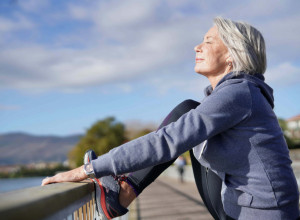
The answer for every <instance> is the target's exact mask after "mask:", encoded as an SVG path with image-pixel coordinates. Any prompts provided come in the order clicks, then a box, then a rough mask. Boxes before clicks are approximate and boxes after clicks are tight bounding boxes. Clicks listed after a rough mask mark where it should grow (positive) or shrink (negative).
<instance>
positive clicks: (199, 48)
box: [194, 43, 202, 53]
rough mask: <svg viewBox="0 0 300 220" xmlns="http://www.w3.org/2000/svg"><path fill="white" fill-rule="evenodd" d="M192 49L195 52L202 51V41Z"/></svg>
mask: <svg viewBox="0 0 300 220" xmlns="http://www.w3.org/2000/svg"><path fill="white" fill-rule="evenodd" d="M194 51H195V52H196V53H197V52H201V51H202V43H201V44H198V45H197V46H195V47H194Z"/></svg>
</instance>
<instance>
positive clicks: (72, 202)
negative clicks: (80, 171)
mask: <svg viewBox="0 0 300 220" xmlns="http://www.w3.org/2000/svg"><path fill="white" fill-rule="evenodd" d="M93 192H94V185H93V183H92V182H91V181H84V182H80V183H70V182H67V183H57V184H50V185H46V186H38V187H32V188H27V189H21V190H15V191H11V192H7V193H3V194H1V195H0V219H32V220H35V219H51V218H52V217H51V216H55V215H56V216H57V214H60V215H61V214H63V215H64V214H65V216H67V215H68V214H70V213H72V212H74V211H75V210H76V209H78V208H80V207H81V206H82V205H84V204H85V203H87V202H88V201H89V200H91V199H93V197H92V195H93ZM68 207H69V208H68ZM73 209H74V210H73ZM62 210H67V211H68V212H69V213H62Z"/></svg>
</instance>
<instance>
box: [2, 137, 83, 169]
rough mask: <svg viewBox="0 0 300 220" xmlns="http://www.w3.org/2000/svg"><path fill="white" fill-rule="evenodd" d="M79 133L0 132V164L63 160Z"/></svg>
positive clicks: (76, 141)
mask: <svg viewBox="0 0 300 220" xmlns="http://www.w3.org/2000/svg"><path fill="white" fill-rule="evenodd" d="M81 137H82V136H81V135H72V136H66V137H60V136H36V135H30V134H25V133H8V134H0V165H11V164H28V163H36V162H54V161H57V162H63V161H65V160H66V159H67V154H68V152H69V151H70V150H71V149H72V148H73V147H74V146H75V145H76V144H77V143H78V141H79V139H80V138H81Z"/></svg>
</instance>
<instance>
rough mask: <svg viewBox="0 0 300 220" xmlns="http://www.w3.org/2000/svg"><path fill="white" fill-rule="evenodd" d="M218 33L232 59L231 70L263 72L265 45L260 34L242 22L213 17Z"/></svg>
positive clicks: (251, 72)
mask: <svg viewBox="0 0 300 220" xmlns="http://www.w3.org/2000/svg"><path fill="white" fill-rule="evenodd" d="M214 24H215V25H216V27H217V29H218V31H219V35H220V38H221V40H222V41H223V43H224V44H225V46H226V47H227V48H228V51H229V53H230V55H231V57H232V59H233V71H234V72H236V73H238V72H239V71H244V72H246V73H248V74H255V73H261V74H263V73H264V72H265V71H266V68H267V58H266V46H265V40H264V38H263V36H262V34H261V33H260V32H259V31H258V30H257V29H255V28H254V27H252V26H251V25H249V24H247V23H244V22H235V21H231V20H229V19H225V18H222V17H216V18H215V19H214Z"/></svg>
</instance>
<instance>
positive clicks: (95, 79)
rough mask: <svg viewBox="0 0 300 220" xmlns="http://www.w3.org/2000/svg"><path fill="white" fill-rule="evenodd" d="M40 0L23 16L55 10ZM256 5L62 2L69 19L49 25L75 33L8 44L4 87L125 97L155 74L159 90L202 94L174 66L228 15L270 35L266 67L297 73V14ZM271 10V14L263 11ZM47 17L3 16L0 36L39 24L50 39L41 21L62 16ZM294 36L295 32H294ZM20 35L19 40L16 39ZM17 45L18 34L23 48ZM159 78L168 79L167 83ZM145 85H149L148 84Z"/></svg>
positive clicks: (1, 58) (2, 55)
mask: <svg viewBox="0 0 300 220" xmlns="http://www.w3.org/2000/svg"><path fill="white" fill-rule="evenodd" d="M39 2H40V1H34V0H30V1H28V3H26V4H25V3H21V7H22V8H23V10H25V11H26V12H27V11H30V10H33V11H35V12H36V13H38V11H39V10H41V9H44V8H45V7H46V6H47V7H48V8H50V9H51V7H52V6H51V4H49V2H48V1H47V2H46V3H45V5H44V3H43V4H41V3H39ZM257 2H258V1H249V2H246V3H244V2H243V3H241V4H237V3H236V2H235V4H230V5H227V4H226V3H222V4H221V3H218V4H217V3H216V2H215V1H211V2H206V1H203V2H202V1H197V2H196V1H176V2H175V3H173V1H170V0H168V1H165V2H163V3H162V1H158V0H154V1H133V0H129V1H108V2H107V1H106V2H103V1H97V2H90V1H84V2H80V3H78V2H77V1H75V2H71V3H70V4H68V5H67V6H64V5H62V7H66V8H60V9H59V10H61V12H65V14H61V13H60V14H61V15H59V16H60V19H58V20H55V19H54V20H53V19H52V22H53V24H51V25H52V26H51V27H56V26H55V25H57V26H58V27H59V25H61V23H62V22H64V19H66V20H67V21H68V22H71V25H75V27H76V28H75V29H74V30H73V29H71V28H70V30H72V31H71V32H68V31H65V30H60V29H59V28H57V32H55V31H53V33H51V34H53V37H52V38H51V39H50V42H51V45H49V44H47V43H41V42H31V43H30V44H28V45H27V46H25V45H22V46H17V44H14V45H9V44H7V45H6V44H5V42H4V44H3V43H2V44H3V45H4V46H3V49H2V50H1V51H0V67H1V70H0V71H1V72H0V87H1V88H15V89H22V90H23V89H26V90H32V89H33V90H41V91H42V90H56V89H59V90H61V91H65V92H76V91H82V90H83V89H85V88H87V87H90V86H99V85H100V86H101V85H104V84H106V83H109V84H112V83H114V84H115V85H119V87H120V89H123V90H124V91H127V92H128V91H131V89H132V87H131V86H124V85H130V83H131V81H133V80H136V79H139V80H142V79H143V78H147V79H149V77H150V76H151V77H153V79H156V81H155V84H156V85H157V86H158V87H159V88H162V90H161V92H164V91H166V89H172V88H174V87H182V88H183V89H184V88H188V89H190V90H193V91H195V90H194V88H196V89H197V91H199V90H198V87H199V82H196V81H193V80H190V79H186V82H183V80H182V78H180V77H173V76H174V75H178V74H180V73H179V71H180V70H178V69H177V70H176V69H175V70H174V66H175V67H180V66H181V65H182V66H186V65H189V64H190V63H192V62H193V59H194V53H193V47H194V46H195V45H196V44H197V43H199V42H200V41H201V38H202V36H203V34H205V32H206V30H207V29H208V28H209V27H210V26H211V24H212V18H213V17H214V16H215V15H217V13H219V12H223V11H224V14H223V15H224V17H229V18H236V17H238V15H241V18H240V19H238V20H243V18H247V19H249V23H252V21H253V25H254V26H258V27H259V29H261V30H262V32H263V33H264V34H266V39H267V46H268V51H271V62H269V63H272V60H276V59H278V57H280V58H281V62H285V63H283V64H282V65H279V67H280V68H281V69H282V71H283V70H284V68H289V70H290V71H291V72H293V71H294V72H295V70H294V69H293V67H294V66H293V65H292V64H291V63H292V62H290V63H289V61H288V60H289V58H290V57H292V56H293V57H294V59H295V57H296V58H297V57H299V46H300V40H299V38H298V35H299V34H300V33H299V34H297V31H298V30H300V27H299V24H298V23H299V22H297V21H298V20H299V19H300V18H299V15H298V14H295V12H294V10H293V12H292V13H291V14H290V16H289V15H288V12H286V13H284V11H285V10H287V9H290V8H291V6H289V5H288V4H284V5H282V4H281V3H280V2H278V4H277V3H276V4H271V6H270V5H269V4H264V5H261V4H257ZM269 3H270V2H269ZM245 5H246V6H247V7H246V8H245ZM258 5H260V6H261V7H258ZM223 6H224V7H223ZM255 8H256V10H255ZM266 8H268V12H267V14H264V13H263V12H264V11H265V10H266ZM248 9H251V10H248ZM193 10H194V11H193ZM198 11H199V12H198ZM248 11H251V13H248ZM278 12H281V13H278ZM43 13H44V11H43ZM43 13H42V12H40V16H42V17H41V21H40V23H39V25H40V26H37V25H35V24H34V23H33V22H31V20H32V17H30V16H29V15H28V13H24V14H19V15H18V16H16V15H15V17H14V18H4V17H0V31H1V30H2V32H10V31H13V30H17V29H22V28H23V29H24V28H25V29H26V28H27V29H30V28H33V27H35V28H36V29H37V30H38V31H40V32H38V34H40V35H44V34H45V36H44V37H45V39H47V37H48V36H47V35H46V34H47V33H48V32H45V33H44V32H42V30H40V29H38V28H39V27H42V28H45V27H47V26H46V24H45V26H42V25H43V23H42V21H43V20H45V18H46V17H48V15H50V14H57V13H58V11H57V10H56V11H53V12H52V11H51V10H48V11H47V12H46V13H45V14H43ZM266 15H267V17H274V19H265V20H263V19H261V18H267V17H266ZM55 16H56V15H55ZM62 18H63V19H62ZM298 18H299V19H298ZM72 22H74V23H72ZM76 22H79V23H80V22H88V23H89V24H90V26H88V27H86V25H82V24H81V25H82V26H76V25H77V23H76ZM68 24H69V23H68ZM66 27H68V26H66ZM79 27H80V28H79ZM55 30H56V29H55ZM292 31H294V33H295V34H290V33H291V32H292ZM17 37H18V36H17V35H16V36H15V38H17ZM49 38H50V37H49ZM42 40H44V38H42ZM20 42H22V37H21V36H19V42H18V43H19V44H20ZM45 42H47V40H46V41H45ZM72 45H80V46H79V47H76V46H72ZM279 49H280V50H281V51H280V53H278V51H279ZM283 54H284V57H283V56H282V55H283ZM289 65H290V66H289ZM191 68H192V67H191ZM294 68H296V67H294ZM296 69H297V68H296ZM270 70H272V71H271V72H270V74H267V75H272V77H273V75H274V72H275V79H276V74H277V73H276V71H277V67H276V68H272V66H271V69H270ZM191 71H192V69H191ZM293 74H294V73H293ZM159 78H161V79H164V80H166V81H167V82H168V85H167V86H166V84H165V83H163V81H162V80H159ZM271 80H273V81H274V79H271ZM275 81H276V80H275ZM120 83H121V84H120ZM122 83H124V84H122ZM147 83H150V84H151V80H149V81H147ZM200 84H201V82H200ZM121 85H123V87H122V86H121ZM159 85H161V86H159ZM201 87H203V86H202V85H201Z"/></svg>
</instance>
